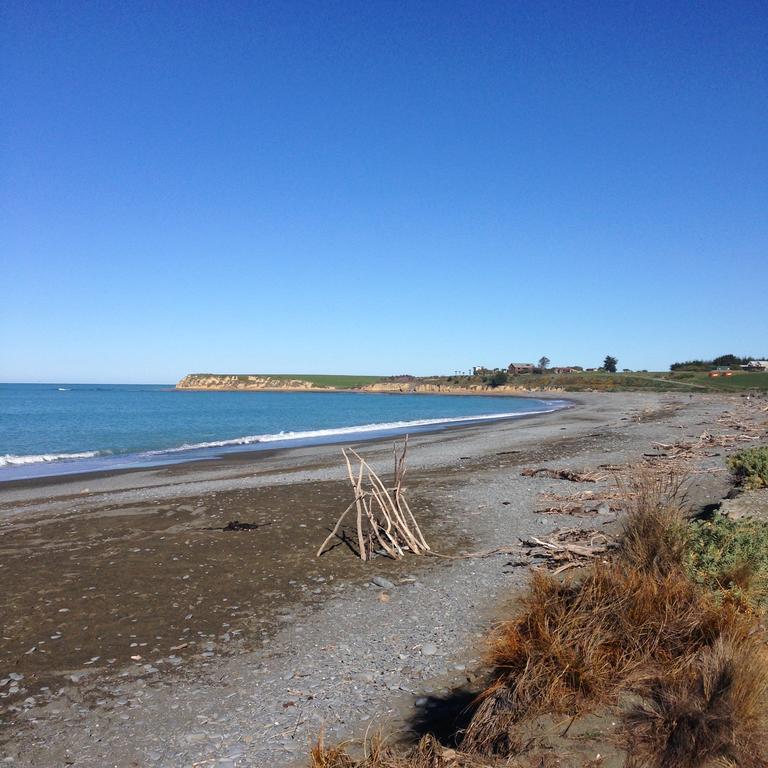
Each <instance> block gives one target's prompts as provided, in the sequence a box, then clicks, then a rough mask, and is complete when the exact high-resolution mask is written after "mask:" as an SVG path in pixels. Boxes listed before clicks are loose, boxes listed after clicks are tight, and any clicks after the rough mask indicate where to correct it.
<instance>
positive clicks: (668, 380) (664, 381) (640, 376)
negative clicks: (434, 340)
mask: <svg viewBox="0 0 768 768" xmlns="http://www.w3.org/2000/svg"><path fill="white" fill-rule="evenodd" d="M420 381H424V382H429V383H435V384H444V385H446V384H447V385H449V386H451V385H453V386H459V387H461V386H468V385H470V384H478V383H482V379H480V378H479V377H469V376H441V377H432V378H426V379H420ZM507 385H509V386H519V387H525V388H526V389H552V388H561V389H564V390H567V391H569V392H583V391H585V390H595V391H599V392H621V391H633V392H634V391H652V392H707V391H709V392H749V391H752V390H754V391H758V392H766V391H768V373H753V372H749V373H748V372H746V371H734V372H733V375H732V376H727V377H725V376H718V377H717V378H710V377H709V376H708V375H707V373H706V372H698V371H680V372H674V373H670V372H669V371H659V372H655V371H648V372H643V373H640V372H633V373H605V372H603V371H588V372H587V371H585V372H583V373H543V374H536V373H525V374H521V375H520V376H510V377H509V379H508V381H507Z"/></svg>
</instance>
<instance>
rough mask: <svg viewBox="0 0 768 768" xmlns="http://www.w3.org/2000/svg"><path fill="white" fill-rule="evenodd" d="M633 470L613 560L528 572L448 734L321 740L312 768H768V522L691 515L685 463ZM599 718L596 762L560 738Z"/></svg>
mask: <svg viewBox="0 0 768 768" xmlns="http://www.w3.org/2000/svg"><path fill="white" fill-rule="evenodd" d="M752 450H754V449H752ZM759 450H766V449H759ZM745 453H750V451H740V452H738V453H736V454H735V455H734V457H732V460H731V461H730V464H731V466H734V465H738V466H740V464H741V462H740V459H741V458H742V457H743V455H744V454H745ZM627 475H628V478H627V479H626V480H625V482H624V483H623V484H622V486H621V488H622V493H623V498H622V506H623V508H624V510H625V514H624V516H623V518H622V525H621V529H620V531H619V532H618V535H617V546H616V548H615V550H614V551H613V553H612V554H611V555H610V556H608V557H606V558H604V559H598V560H596V561H594V562H593V564H592V565H591V566H590V567H588V568H586V569H585V570H584V571H582V572H580V573H578V575H575V576H572V575H568V574H569V573H572V572H571V571H569V572H567V573H566V574H565V575H563V576H558V575H556V574H553V573H550V572H547V571H543V570H540V571H538V572H536V573H535V574H534V575H533V577H532V579H531V582H530V585H529V587H528V589H527V591H526V592H525V594H523V595H522V596H521V598H520V599H519V601H518V603H517V607H516V609H515V610H514V612H513V613H512V615H511V616H509V618H508V619H506V620H505V621H503V622H502V623H501V624H500V625H499V626H498V628H497V629H496V630H495V632H494V633H493V636H492V638H491V639H490V643H489V652H488V655H487V664H488V673H487V675H486V677H485V680H484V684H483V685H482V686H481V687H480V688H479V689H477V690H476V691H474V696H473V697H472V698H470V699H469V700H468V701H469V703H468V705H467V707H466V708H465V709H464V711H463V712H462V713H461V717H460V718H458V719H457V720H456V721H455V724H454V730H453V732H452V733H451V734H450V735H449V736H448V738H446V734H445V732H442V733H437V732H435V733H430V732H427V734H426V735H425V736H424V738H423V739H422V740H421V741H420V742H419V743H418V744H416V745H415V746H413V747H410V748H406V749H396V748H393V747H389V746H387V745H386V744H385V743H384V742H382V741H381V740H373V741H370V742H368V743H367V744H366V746H365V749H364V754H363V755H362V756H357V755H356V753H355V756H353V754H352V753H351V752H350V751H349V750H347V749H346V748H345V747H344V746H343V745H342V746H327V745H324V744H322V743H319V744H318V745H316V746H315V748H314V749H313V751H312V755H311V758H310V765H311V766H312V768H459V767H461V766H464V767H465V768H470V767H471V768H479V767H481V766H488V767H490V766H501V765H505V766H520V768H522V767H523V766H529V767H532V766H550V765H551V766H555V765H560V766H573V767H575V766H598V765H605V766H619V765H623V766H627V768H667V767H668V768H673V767H674V768H699V767H704V768H705V767H706V766H713V767H714V766H745V767H749V768H753V767H754V768H759V767H760V766H766V765H768V720H767V719H766V718H768V652H767V650H766V640H767V638H766V633H765V625H764V621H765V612H764V611H765V600H764V598H765V585H766V579H767V578H768V519H766V518H754V519H749V518H745V519H734V520H731V519H727V518H726V517H724V516H723V515H720V514H718V513H712V512H711V511H709V510H706V511H704V512H702V513H701V514H695V515H694V514H693V512H694V510H692V509H691V508H690V507H689V506H688V504H687V502H686V494H685V491H686V485H688V486H689V485H690V484H691V483H692V482H695V476H694V477H692V478H689V479H688V480H687V482H681V478H680V468H679V467H671V468H669V469H665V468H664V467H663V465H662V467H659V466H658V465H655V466H650V467H649V466H647V465H644V466H642V467H639V466H635V467H632V468H630V469H629V471H628V473H627ZM735 480H736V481H737V482H742V480H741V478H740V476H738V475H736V476H735ZM742 484H743V482H742ZM595 715H597V716H599V717H600V718H601V719H602V721H603V722H604V723H606V722H607V723H611V728H610V732H604V733H603V734H602V738H603V745H604V746H605V747H606V749H604V750H603V751H602V752H601V753H597V754H596V753H595V752H594V751H593V752H592V753H591V756H590V755H589V754H587V753H586V752H585V751H583V750H580V749H579V748H578V747H574V742H573V741H570V742H569V741H568V740H567V739H566V736H567V734H568V732H569V730H571V729H573V731H574V732H576V731H577V730H578V727H579V726H578V725H575V724H578V723H580V722H585V721H588V719H589V718H590V717H594V716H595ZM593 743H594V742H593ZM598 743H599V742H598Z"/></svg>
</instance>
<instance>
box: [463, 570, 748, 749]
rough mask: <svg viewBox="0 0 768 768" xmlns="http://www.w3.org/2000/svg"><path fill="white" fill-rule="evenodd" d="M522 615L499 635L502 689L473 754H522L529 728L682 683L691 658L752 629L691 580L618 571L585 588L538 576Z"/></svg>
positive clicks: (475, 730)
mask: <svg viewBox="0 0 768 768" xmlns="http://www.w3.org/2000/svg"><path fill="white" fill-rule="evenodd" d="M522 608H523V610H522V612H521V613H520V615H519V616H518V617H517V618H515V619H513V620H512V621H510V622H506V623H505V624H503V625H501V627H500V628H499V629H498V631H497V632H496V635H495V637H494V640H493V643H492V647H491V651H490V658H489V661H490V663H491V664H492V665H493V668H494V670H495V673H494V681H493V683H492V684H491V685H490V686H489V688H488V689H487V690H486V691H485V692H484V693H483V694H481V697H480V703H479V707H478V709H477V712H476V713H475V715H474V717H473V719H472V722H471V723H470V726H469V728H468V729H467V733H466V734H465V737H464V740H463V741H462V748H464V749H468V750H470V751H474V752H477V753H480V754H492V753H497V754H498V753H505V752H508V751H510V750H513V748H514V745H515V742H516V737H515V735H514V726H515V724H516V723H518V722H519V721H521V720H522V719H524V718H529V717H532V716H536V715H539V714H543V713H562V714H566V713H568V714H579V713H583V712H585V711H587V710H589V709H591V708H593V707H594V706H596V705H598V704H613V703H615V702H616V701H617V699H618V696H619V694H620V693H621V692H622V691H625V690H626V689H627V688H628V687H631V686H633V685H638V684H640V683H642V682H643V681H644V680H647V679H649V678H650V677H653V676H654V675H656V674H657V673H658V670H660V669H661V670H664V674H666V675H670V676H672V677H676V676H677V675H679V674H681V672H682V671H683V670H684V669H685V668H686V667H687V665H688V664H689V663H690V657H691V655H693V654H696V653H698V652H700V651H701V650H702V649H704V648H707V647H708V646H710V645H711V644H712V643H713V642H714V641H715V640H716V639H717V638H718V637H719V636H720V635H722V634H723V633H724V632H726V631H727V632H731V633H735V634H737V635H744V634H745V633H747V632H748V627H749V625H748V622H747V620H746V619H745V617H743V616H741V615H740V614H739V613H738V612H737V611H736V610H735V609H732V608H730V607H728V606H718V605H716V604H715V603H714V601H713V600H710V599H708V597H707V596H706V595H705V594H704V592H703V591H702V590H701V589H699V588H698V587H696V586H695V585H694V584H692V583H691V582H690V581H689V580H688V579H687V578H686V577H685V576H684V575H683V574H682V573H681V572H674V573H669V574H667V575H665V576H661V575H659V574H654V575H652V574H648V573H645V572H643V571H639V570H637V569H634V568H632V567H627V566H625V565H624V564H623V563H618V562H612V563H596V564H595V566H594V568H593V569H592V571H591V572H590V573H588V574H587V575H586V576H585V577H584V578H582V579H580V580H576V579H566V580H565V581H562V582H561V581H559V580H558V579H556V578H555V577H553V576H551V575H549V574H546V573H537V574H535V575H534V577H533V581H532V583H531V588H530V591H529V593H528V594H527V596H526V597H525V598H524V599H523V601H522Z"/></svg>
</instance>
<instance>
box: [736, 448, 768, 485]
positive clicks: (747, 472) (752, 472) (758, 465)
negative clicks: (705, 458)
mask: <svg viewBox="0 0 768 768" xmlns="http://www.w3.org/2000/svg"><path fill="white" fill-rule="evenodd" d="M728 469H730V470H731V473H732V474H733V476H734V478H735V480H736V482H737V483H738V484H739V485H741V486H743V487H744V488H748V489H755V488H765V487H768V446H761V447H759V448H747V449H745V450H743V451H739V452H738V453H735V454H734V455H733V456H731V457H730V458H729V459H728Z"/></svg>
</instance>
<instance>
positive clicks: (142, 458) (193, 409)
mask: <svg viewBox="0 0 768 768" xmlns="http://www.w3.org/2000/svg"><path fill="white" fill-rule="evenodd" d="M566 404H567V403H566V402H565V401H552V400H549V401H544V400H537V399H533V398H518V397H504V398H488V397H482V396H476V397H473V396H452V395H401V394H397V395H387V394H374V393H360V392H213V391H211V392H194V391H177V390H174V389H173V387H171V386H163V385H152V386H149V385H147V386H143V385H93V384H0V481H3V480H11V479H21V478H27V477H38V476H45V475H53V474H64V473H70V472H84V471H92V470H102V469H117V468H124V467H136V466H153V465H159V464H167V463H174V462H179V461H187V460H191V459H201V458H211V457H213V456H218V455H224V454H227V453H231V452H233V451H238V450H239V451H242V450H258V449H260V448H261V449H267V448H279V447H290V446H297V445H307V444H314V443H322V442H341V441H349V440H350V439H353V440H355V441H358V440H361V439H366V438H373V437H380V436H384V435H397V434H404V433H406V432H410V433H415V432H419V431H425V430H435V429H441V428H445V427H447V426H451V425H455V424H461V423H480V422H483V421H488V420H496V419H506V418H515V417H519V416H523V415H529V414H534V413H544V412H550V411H553V410H556V409H558V408H562V407H564V406H565V405H566Z"/></svg>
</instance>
